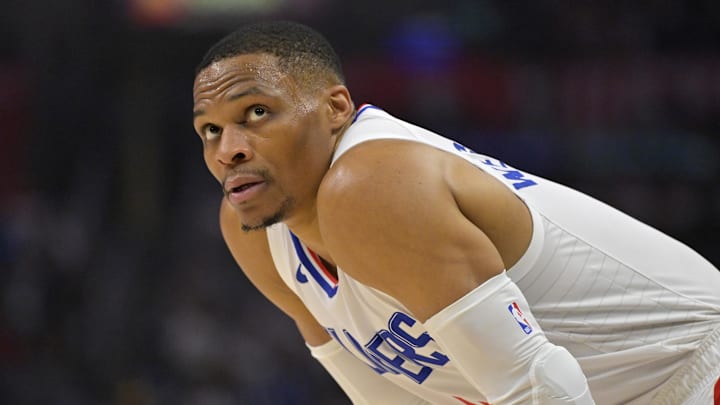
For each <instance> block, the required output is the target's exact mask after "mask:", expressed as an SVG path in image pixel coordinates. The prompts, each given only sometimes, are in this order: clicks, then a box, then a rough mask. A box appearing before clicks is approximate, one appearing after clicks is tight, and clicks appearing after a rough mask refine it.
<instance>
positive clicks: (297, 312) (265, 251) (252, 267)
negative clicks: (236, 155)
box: [220, 200, 330, 345]
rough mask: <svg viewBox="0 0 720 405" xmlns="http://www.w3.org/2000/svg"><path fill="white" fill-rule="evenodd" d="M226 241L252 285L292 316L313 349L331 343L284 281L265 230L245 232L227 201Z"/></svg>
mask: <svg viewBox="0 0 720 405" xmlns="http://www.w3.org/2000/svg"><path fill="white" fill-rule="evenodd" d="M220 228H221V230H222V235H223V239H224V240H225V244H226V245H227V247H228V250H229V251H230V253H231V255H232V256H233V258H234V259H235V262H236V263H237V264H238V265H239V266H240V268H241V269H242V271H243V273H245V275H246V276H247V278H248V279H249V280H250V282H251V283H252V284H253V285H254V286H255V287H256V288H257V289H258V290H259V291H260V292H261V293H262V294H263V295H264V296H265V297H266V298H267V299H268V300H269V301H270V302H272V303H273V304H274V305H275V306H277V307H278V308H279V309H280V310H281V311H283V312H284V313H285V314H287V315H288V316H290V317H291V318H292V319H293V321H295V324H296V326H297V328H298V330H299V332H300V334H301V335H302V337H303V338H304V339H305V341H306V342H307V343H308V344H310V345H320V344H323V343H325V342H327V341H328V340H329V339H330V336H329V335H328V334H327V332H326V331H325V328H323V327H322V326H321V325H320V324H319V323H318V322H317V321H316V320H315V318H314V317H313V316H312V314H311V313H310V311H308V309H307V308H306V307H305V305H304V304H303V303H302V301H300V298H299V297H298V296H297V295H296V294H295V293H294V292H293V291H292V290H290V288H289V287H288V286H287V285H286V284H285V282H284V281H283V280H282V279H281V278H280V275H279V274H278V272H277V270H276V268H275V264H274V262H273V260H272V255H271V254H270V247H269V245H268V242H267V235H266V233H265V231H264V230H261V231H251V232H244V231H242V229H241V228H240V223H239V221H238V220H237V217H236V215H235V213H234V211H233V209H232V207H230V206H229V205H228V204H227V203H226V202H225V200H223V203H222V207H221V208H220Z"/></svg>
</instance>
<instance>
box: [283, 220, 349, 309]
mask: <svg viewBox="0 0 720 405" xmlns="http://www.w3.org/2000/svg"><path fill="white" fill-rule="evenodd" d="M290 237H291V239H292V242H293V246H294V247H295V253H297V257H298V259H300V263H301V266H298V268H297V271H295V278H296V279H297V281H299V282H301V283H306V282H307V277H306V276H305V275H304V274H303V273H302V271H301V270H302V269H301V267H305V268H306V269H307V271H308V273H310V277H312V278H313V280H315V282H317V283H318V285H319V286H320V287H321V288H322V289H323V291H325V294H327V296H328V298H332V297H334V296H335V294H336V293H337V289H338V287H337V286H336V285H332V284H330V282H329V281H327V280H326V279H325V278H324V277H323V276H322V274H320V270H318V268H317V267H316V266H315V265H314V264H313V262H312V260H310V258H309V257H308V256H307V254H306V253H305V250H303V246H302V243H301V242H300V239H298V237H297V236H295V234H293V233H292V232H290Z"/></svg>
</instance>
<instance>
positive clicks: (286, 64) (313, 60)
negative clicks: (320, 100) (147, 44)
mask: <svg viewBox="0 0 720 405" xmlns="http://www.w3.org/2000/svg"><path fill="white" fill-rule="evenodd" d="M256 53H267V54H271V55H275V56H277V57H278V58H279V64H280V67H281V68H282V69H284V70H286V71H292V72H295V73H305V74H308V73H309V74H313V73H319V71H322V70H326V71H330V72H331V73H333V74H335V75H336V76H337V78H338V80H339V81H340V83H344V82H345V76H344V74H343V71H342V65H341V63H340V58H338V56H337V54H336V53H335V50H334V49H333V47H332V45H330V43H329V42H328V40H327V39H326V38H325V37H324V36H323V35H322V34H320V33H319V32H318V31H316V30H314V29H312V28H310V27H308V26H306V25H303V24H300V23H296V22H291V21H263V22H258V23H253V24H250V25H246V26H243V27H240V28H238V29H237V30H235V31H233V32H231V33H230V34H228V35H227V36H225V37H224V38H222V39H221V40H220V41H218V42H217V43H216V44H215V45H213V46H212V47H211V48H210V49H209V50H208V51H207V53H206V54H205V56H204V57H203V59H202V61H201V62H200V64H199V65H198V66H197V68H196V69H195V75H196V76H197V74H198V73H200V72H201V71H202V70H203V69H205V68H207V67H208V66H210V65H211V64H213V63H215V62H217V61H220V60H223V59H226V58H231V57H234V56H239V55H247V54H256Z"/></svg>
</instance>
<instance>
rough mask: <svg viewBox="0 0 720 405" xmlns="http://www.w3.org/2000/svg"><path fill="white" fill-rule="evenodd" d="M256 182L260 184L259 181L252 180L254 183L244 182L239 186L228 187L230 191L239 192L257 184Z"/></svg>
mask: <svg viewBox="0 0 720 405" xmlns="http://www.w3.org/2000/svg"><path fill="white" fill-rule="evenodd" d="M257 184H260V182H259V181H258V182H254V183H245V184H242V185H240V186H237V187H233V188H232V189H230V192H231V193H240V192H242V191H245V190H247V189H249V188H250V187H252V186H254V185H257Z"/></svg>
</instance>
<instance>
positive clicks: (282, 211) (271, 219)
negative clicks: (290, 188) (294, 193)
mask: <svg viewBox="0 0 720 405" xmlns="http://www.w3.org/2000/svg"><path fill="white" fill-rule="evenodd" d="M294 204H295V200H294V199H293V198H292V197H286V198H285V200H283V202H282V204H280V208H278V209H277V211H275V213H273V214H271V215H269V216H267V217H265V218H263V219H262V220H260V222H259V223H255V224H248V223H246V222H243V223H241V224H240V226H241V229H242V230H243V231H244V232H246V233H247V232H250V231H258V230H261V229H265V228H267V227H269V226H272V225H275V224H277V223H279V222H282V221H283V220H284V219H285V218H286V217H287V214H288V212H289V211H290V209H291V208H292V206H293V205H294Z"/></svg>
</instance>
